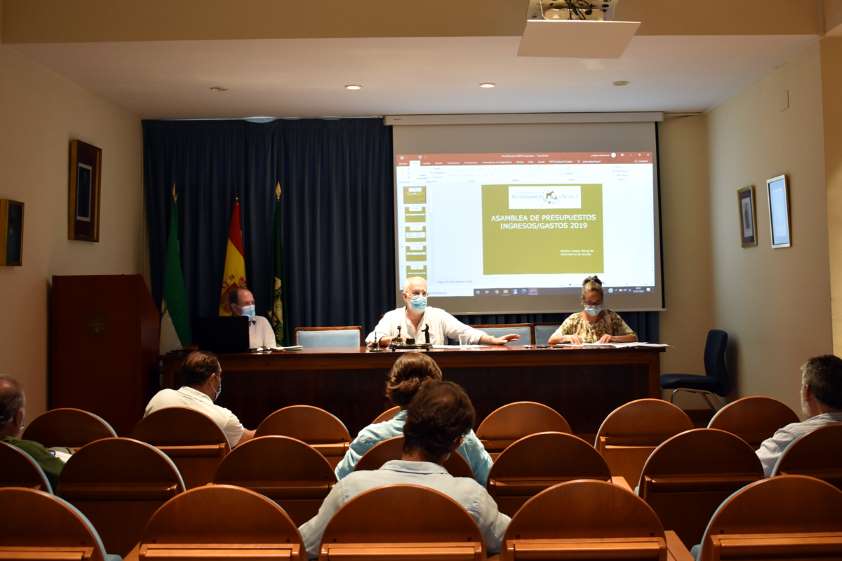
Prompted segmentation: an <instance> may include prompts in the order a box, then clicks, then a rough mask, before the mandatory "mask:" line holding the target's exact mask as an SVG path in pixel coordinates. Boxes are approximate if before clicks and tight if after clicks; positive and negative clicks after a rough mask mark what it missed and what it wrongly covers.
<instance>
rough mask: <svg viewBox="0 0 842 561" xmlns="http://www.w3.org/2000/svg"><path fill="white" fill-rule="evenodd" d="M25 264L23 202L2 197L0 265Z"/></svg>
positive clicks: (0, 205) (0, 209)
mask: <svg viewBox="0 0 842 561" xmlns="http://www.w3.org/2000/svg"><path fill="white" fill-rule="evenodd" d="M21 265H23V203H22V202H20V201H10V200H8V199H0V266H21Z"/></svg>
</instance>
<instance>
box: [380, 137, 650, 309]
mask: <svg viewBox="0 0 842 561" xmlns="http://www.w3.org/2000/svg"><path fill="white" fill-rule="evenodd" d="M654 174H655V170H654V159H653V154H652V153H651V152H546V153H475V154H458V153H449V154H396V156H395V181H396V201H395V204H396V218H397V220H396V222H397V224H396V226H397V262H398V267H399V269H398V270H399V272H400V276H401V277H403V278H406V277H409V276H421V277H425V278H426V279H427V281H428V291H429V296H430V299H431V303H432V304H433V305H436V306H440V307H444V308H446V309H448V310H449V311H451V312H452V313H494V312H515V311H518V312H535V311H538V312H540V311H545V312H551V311H559V310H560V309H564V308H561V306H563V305H566V306H568V309H570V308H569V307H570V306H573V307H575V306H577V303H578V296H579V289H580V287H581V283H582V279H583V278H584V277H585V276H587V275H593V274H596V275H599V277H600V279H602V281H603V283H604V287H605V289H606V293H607V296H610V295H617V296H618V297H619V296H622V298H618V302H622V303H624V304H625V305H624V306H622V307H625V308H626V309H634V308H637V309H645V308H649V309H653V308H659V307H660V302H661V299H660V294H656V292H657V291H656V288H657V287H659V285H660V283H659V282H657V276H658V270H659V268H658V267H657V264H656V261H657V255H658V252H657V247H656V244H657V243H658V240H657V238H656V230H657V228H656V224H657V222H656V215H657V208H656V202H657V197H656V192H655V177H654ZM548 303H551V304H552V307H553V308H555V309H552V308H550V309H548V308H547V306H548ZM615 303H616V302H615ZM607 304H608V305H609V306H610V305H611V302H607Z"/></svg>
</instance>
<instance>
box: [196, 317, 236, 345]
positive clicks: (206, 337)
mask: <svg viewBox="0 0 842 561" xmlns="http://www.w3.org/2000/svg"><path fill="white" fill-rule="evenodd" d="M196 343H197V344H198V345H199V348H200V349H202V350H203V351H212V352H215V353H246V352H248V350H249V320H248V318H247V317H245V316H233V317H209V318H199V319H198V320H196Z"/></svg>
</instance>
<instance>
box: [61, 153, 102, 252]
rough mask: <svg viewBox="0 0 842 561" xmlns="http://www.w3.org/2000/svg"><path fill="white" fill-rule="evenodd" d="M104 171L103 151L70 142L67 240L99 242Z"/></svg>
mask: <svg viewBox="0 0 842 561" xmlns="http://www.w3.org/2000/svg"><path fill="white" fill-rule="evenodd" d="M101 169H102V150H101V149H99V148H97V147H96V146H92V145H90V144H87V143H85V142H82V141H81V140H71V141H70V172H69V177H68V184H69V186H70V188H69V196H68V201H67V239H70V240H83V241H88V242H98V241H99V190H100V173H101Z"/></svg>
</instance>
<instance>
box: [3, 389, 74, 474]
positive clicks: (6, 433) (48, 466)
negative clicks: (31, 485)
mask: <svg viewBox="0 0 842 561" xmlns="http://www.w3.org/2000/svg"><path fill="white" fill-rule="evenodd" d="M25 407H26V396H24V394H23V389H22V388H21V387H20V384H19V383H18V381H17V380H15V379H14V378H11V377H9V376H0V439H2V441H3V442H5V443H6V444H11V445H12V446H15V447H17V448H20V449H21V450H23V451H24V452H26V453H27V454H29V455H30V456H31V457H32V459H33V460H35V462H36V463H37V464H38V465H40V466H41V469H43V470H44V473H45V474H47V479H49V480H50V485H52V486H53V488H55V486H56V484H57V483H58V476H59V475H60V474H61V470H62V468H63V467H64V462H62V461H61V460H59V459H58V458H56V457H55V456H54V455H53V454H52V452H50V451H49V450H47V449H46V448H44V447H43V446H42V445H41V444H39V443H38V442H33V441H32V440H21V439H20V435H21V433H23V420H24V417H25V416H26V408H25Z"/></svg>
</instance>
